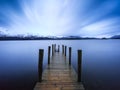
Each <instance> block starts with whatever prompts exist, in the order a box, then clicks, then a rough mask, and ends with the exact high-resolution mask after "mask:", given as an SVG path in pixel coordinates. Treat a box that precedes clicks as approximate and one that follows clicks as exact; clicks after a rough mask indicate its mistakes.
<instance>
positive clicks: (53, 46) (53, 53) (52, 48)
mask: <svg viewBox="0 0 120 90" xmlns="http://www.w3.org/2000/svg"><path fill="white" fill-rule="evenodd" d="M53 55H54V45H53V44H52V56H53Z"/></svg>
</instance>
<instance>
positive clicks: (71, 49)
mask: <svg viewBox="0 0 120 90" xmlns="http://www.w3.org/2000/svg"><path fill="white" fill-rule="evenodd" d="M71 51H72V49H71V47H69V65H71Z"/></svg>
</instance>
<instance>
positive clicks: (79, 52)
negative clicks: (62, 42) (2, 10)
mask: <svg viewBox="0 0 120 90" xmlns="http://www.w3.org/2000/svg"><path fill="white" fill-rule="evenodd" d="M81 74H82V50H78V82H81V81H82V79H81V76H82V75H81Z"/></svg>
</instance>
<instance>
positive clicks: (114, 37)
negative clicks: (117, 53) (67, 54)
mask: <svg viewBox="0 0 120 90" xmlns="http://www.w3.org/2000/svg"><path fill="white" fill-rule="evenodd" d="M111 39H120V35H114V36H112V37H111Z"/></svg>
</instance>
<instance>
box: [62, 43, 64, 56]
mask: <svg viewBox="0 0 120 90" xmlns="http://www.w3.org/2000/svg"><path fill="white" fill-rule="evenodd" d="M62 54H64V45H62Z"/></svg>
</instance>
